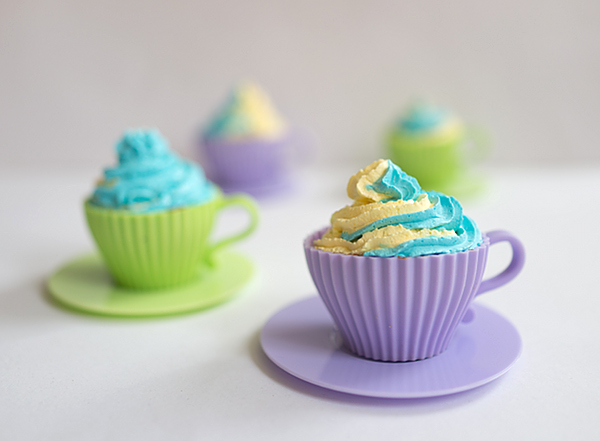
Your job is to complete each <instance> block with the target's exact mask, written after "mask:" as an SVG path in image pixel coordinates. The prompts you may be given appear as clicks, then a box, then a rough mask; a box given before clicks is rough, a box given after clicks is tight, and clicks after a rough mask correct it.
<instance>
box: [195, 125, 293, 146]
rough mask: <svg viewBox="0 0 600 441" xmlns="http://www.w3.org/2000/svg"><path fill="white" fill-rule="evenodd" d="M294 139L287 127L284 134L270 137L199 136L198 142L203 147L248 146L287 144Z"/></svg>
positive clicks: (290, 129)
mask: <svg viewBox="0 0 600 441" xmlns="http://www.w3.org/2000/svg"><path fill="white" fill-rule="evenodd" d="M293 137H294V131H293V130H292V128H290V127H288V128H287V129H286V130H285V132H283V133H281V134H279V135H277V136H271V137H262V136H246V137H240V138H218V137H211V136H206V135H204V134H201V136H200V140H201V141H202V143H203V144H204V145H214V146H219V145H228V146H231V145H249V144H278V143H282V142H284V143H287V142H289V141H290V140H291V139H292V138H293Z"/></svg>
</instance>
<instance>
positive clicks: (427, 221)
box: [341, 161, 482, 257]
mask: <svg viewBox="0 0 600 441" xmlns="http://www.w3.org/2000/svg"><path fill="white" fill-rule="evenodd" d="M369 187H370V189H373V190H375V191H378V192H379V193H382V194H384V195H386V196H390V198H389V199H384V200H381V201H380V203H385V202H388V201H392V200H398V199H401V200H416V199H417V198H419V197H421V196H422V195H424V194H426V195H427V197H428V198H429V200H430V202H431V203H432V204H433V206H432V207H430V208H428V209H426V210H423V211H417V212H414V213H406V214H399V215H394V216H389V217H385V218H383V219H378V220H376V221H374V222H372V223H371V224H369V225H366V226H364V227H362V228H360V229H358V230H356V231H353V232H351V233H347V232H343V233H341V238H342V239H344V240H347V241H351V242H354V241H356V240H358V239H360V238H361V237H362V235H363V234H365V233H367V232H370V231H373V230H376V229H378V228H383V227H387V226H390V225H402V226H403V227H404V228H407V229H411V230H420V229H424V228H427V229H432V230H446V231H451V230H453V231H454V232H455V233H456V236H443V237H439V236H429V237H424V238H418V239H412V240H408V241H406V242H403V243H401V244H400V245H398V246H395V247H392V248H381V249H377V250H371V251H367V252H365V253H364V255H365V256H380V257H390V256H400V257H415V256H422V255H428V254H447V253H457V252H460V251H465V250H468V249H471V248H475V247H478V246H479V245H481V242H482V236H481V232H480V231H479V228H478V227H477V225H476V224H475V222H473V221H472V220H471V219H470V218H469V217H467V216H465V215H464V214H463V209H462V206H461V204H460V202H458V200H456V199H455V198H454V197H452V196H447V195H445V194H442V193H438V192H435V191H423V190H422V189H421V187H420V186H419V183H418V182H417V180H416V179H415V178H413V177H412V176H409V175H407V174H406V173H405V172H403V171H402V170H401V169H400V167H398V166H397V165H395V164H394V163H393V162H391V161H388V168H387V170H386V172H385V174H384V175H383V176H381V177H380V178H379V179H378V180H377V181H375V182H374V183H373V184H371V185H369Z"/></svg>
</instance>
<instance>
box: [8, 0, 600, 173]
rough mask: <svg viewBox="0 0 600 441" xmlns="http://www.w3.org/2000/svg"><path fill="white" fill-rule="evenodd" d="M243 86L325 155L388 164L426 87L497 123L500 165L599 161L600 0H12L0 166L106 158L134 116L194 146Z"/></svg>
mask: <svg viewBox="0 0 600 441" xmlns="http://www.w3.org/2000/svg"><path fill="white" fill-rule="evenodd" d="M244 78H250V79H254V80H256V81H257V82H259V83H260V84H262V85H263V87H264V88H265V89H266V90H267V91H268V92H269V93H270V94H271V96H272V97H273V100H274V101H275V103H276V105H277V106H278V107H279V109H280V110H281V112H282V113H283V114H284V115H285V116H286V117H287V118H288V119H289V120H290V121H291V122H292V123H293V124H295V125H300V126H302V127H305V128H308V129H310V130H312V131H313V132H314V134H315V136H316V137H317V138H318V139H319V144H318V156H317V158H318V161H320V162H322V163H328V162H330V161H331V160H334V159H335V160H339V158H342V159H343V160H351V161H354V163H355V164H357V165H364V163H365V162H366V161H368V160H371V159H376V158H378V157H380V156H382V152H381V138H382V136H383V131H384V129H385V128H386V127H387V126H388V125H389V124H390V123H391V121H393V119H394V118H395V116H396V115H397V114H398V112H399V111H401V110H402V109H403V108H404V107H405V105H406V104H407V103H408V101H409V100H410V99H412V98H414V97H419V96H425V97H429V98H430V99H432V100H434V101H435V102H437V103H439V104H441V105H444V106H447V107H449V108H452V109H454V110H455V111H456V112H458V113H459V114H460V115H461V116H463V117H464V119H466V120H467V121H468V122H471V123H477V124H480V125H482V126H485V127H487V128H488V130H489V131H490V132H491V134H492V136H493V138H494V140H495V152H494V155H495V156H494V158H495V160H496V162H497V161H500V162H504V163H509V164H514V163H523V162H526V163H530V164H540V163H542V164H545V163H561V164H563V163H565V162H589V161H590V160H591V161H595V162H598V161H599V160H600V148H598V139H600V124H598V115H599V114H600V87H599V86H600V84H599V83H600V3H599V2H597V1H594V0H558V1H555V0H548V1H545V0H530V1H523V0H503V1H486V2H482V1H477V0H460V1H453V2H446V1H442V0H436V1H420V2H408V1H406V2H405V1H383V0H369V1H331V0H304V1H296V2H282V1H276V0H259V1H247V2H246V1H240V0H233V1H232V0H222V1H213V2H208V1H183V0H179V1H159V0H149V1H140V0H136V1H131V0H125V1H124V0H105V1H102V2H96V1H81V0H2V1H0V134H1V136H0V163H2V164H7V165H9V166H11V167H13V166H18V167H34V166H40V167H62V168H68V167H80V166H82V165H89V166H95V167H99V166H100V165H108V164H111V163H112V162H113V160H114V159H113V152H112V146H113V145H114V143H115V141H116V140H117V139H118V138H119V137H120V135H121V133H122V131H123V130H124V129H125V128H127V127H136V126H153V127H157V128H159V129H160V130H161V131H162V132H163V133H164V134H165V136H166V137H167V138H169V139H170V140H171V142H172V144H173V146H174V148H176V149H177V150H178V151H180V152H182V153H184V154H185V155H186V156H194V154H195V153H194V152H193V140H194V138H195V136H196V133H197V131H198V129H199V127H201V126H202V125H203V124H204V123H205V122H206V119H207V118H208V117H209V116H210V115H211V113H212V112H213V111H214V110H215V108H216V107H217V106H218V105H219V104H220V103H221V102H222V101H223V100H224V99H225V97H226V96H227V94H228V92H229V90H230V88H231V86H232V85H233V84H234V83H235V82H236V81H238V80H239V79H244Z"/></svg>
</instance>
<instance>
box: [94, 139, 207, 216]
mask: <svg viewBox="0 0 600 441" xmlns="http://www.w3.org/2000/svg"><path fill="white" fill-rule="evenodd" d="M115 149H116V153H117V157H118V160H119V164H118V165H116V166H115V167H110V168H106V169H105V170H104V177H103V179H101V180H100V182H98V184H97V186H96V189H95V190H94V193H93V195H92V197H91V199H90V202H91V203H92V204H93V205H97V206H100V207H105V208H111V209H122V210H128V211H130V212H132V213H152V212H158V211H164V210H169V209H173V208H178V207H184V206H189V205H196V204H200V203H203V202H206V201H208V200H210V199H212V198H213V197H214V196H215V195H216V193H217V189H216V187H215V186H214V184H212V183H211V182H210V181H208V180H207V179H206V178H205V176H204V172H203V171H202V169H201V168H200V167H198V166H197V165H196V164H193V163H192V162H189V161H185V160H184V159H182V158H180V157H179V156H178V155H177V154H176V153H174V152H172V151H171V150H170V148H169V144H168V142H167V140H165V139H164V138H163V137H162V136H161V134H160V133H159V132H158V131H157V130H146V129H131V130H128V131H126V132H125V134H124V135H123V137H122V138H121V140H120V141H119V142H118V143H117V144H116V146H115Z"/></svg>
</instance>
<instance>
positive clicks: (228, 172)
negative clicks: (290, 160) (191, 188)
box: [203, 138, 288, 185]
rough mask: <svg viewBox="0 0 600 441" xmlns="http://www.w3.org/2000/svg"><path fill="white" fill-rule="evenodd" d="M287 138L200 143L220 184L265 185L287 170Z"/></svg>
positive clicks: (276, 179)
mask: <svg viewBox="0 0 600 441" xmlns="http://www.w3.org/2000/svg"><path fill="white" fill-rule="evenodd" d="M287 144H288V139H287V138H281V139H272V140H251V141H217V140H205V141H204V142H203V149H204V155H205V156H206V158H207V160H208V162H209V164H208V165H209V168H210V170H211V172H212V174H213V175H214V178H215V179H217V180H218V181H219V182H220V183H225V184H238V185H242V184H253V185H259V184H261V185H267V184H269V183H272V182H273V181H274V180H275V181H278V180H279V179H281V178H282V177H283V175H284V174H285V172H286V169H287V163H286V158H287V154H286V153H287V150H286V148H287Z"/></svg>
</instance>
